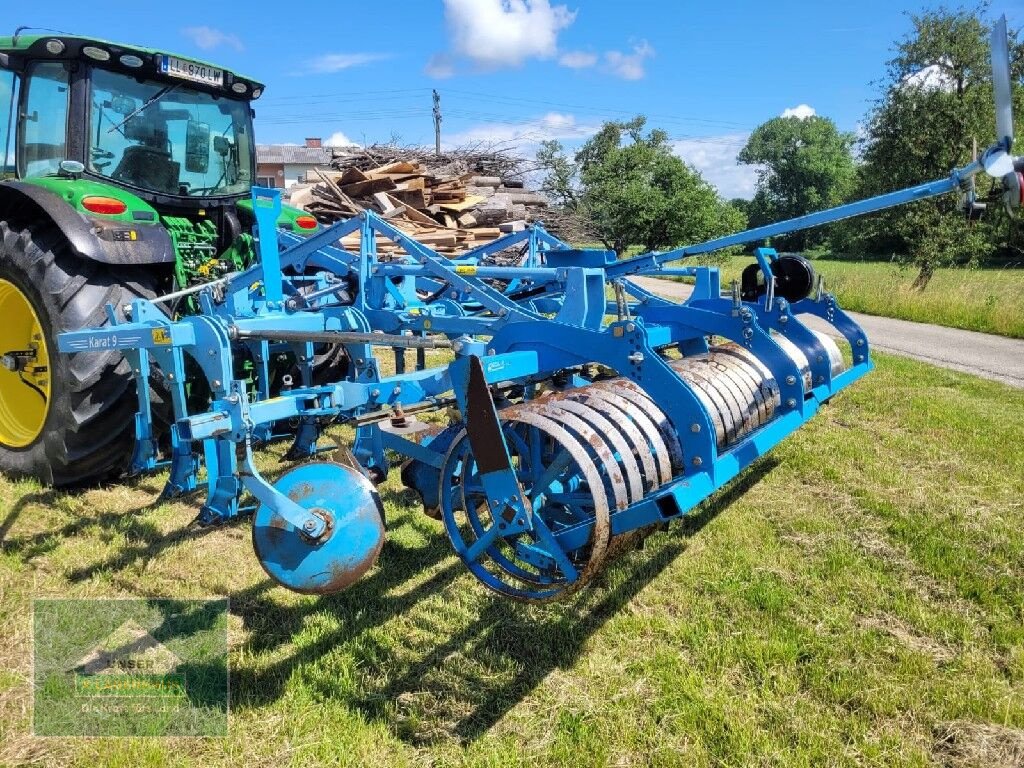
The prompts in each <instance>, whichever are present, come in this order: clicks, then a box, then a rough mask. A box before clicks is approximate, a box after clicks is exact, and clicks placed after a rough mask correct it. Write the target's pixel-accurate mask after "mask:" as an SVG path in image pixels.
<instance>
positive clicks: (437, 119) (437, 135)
mask: <svg viewBox="0 0 1024 768" xmlns="http://www.w3.org/2000/svg"><path fill="white" fill-rule="evenodd" d="M434 153H435V154H437V155H440V154H441V94H439V93H438V92H437V89H436V88H435V89H434Z"/></svg>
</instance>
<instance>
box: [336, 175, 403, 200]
mask: <svg viewBox="0 0 1024 768" xmlns="http://www.w3.org/2000/svg"><path fill="white" fill-rule="evenodd" d="M394 188H395V182H393V181H392V180H391V179H386V178H385V179H367V180H366V181H357V182H355V183H354V184H347V185H346V186H344V187H342V188H341V191H342V192H344V193H345V194H346V195H348V196H349V197H366V196H368V195H372V194H374V193H375V192H390V191H391V190H393V189H394Z"/></svg>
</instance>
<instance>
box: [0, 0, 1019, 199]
mask: <svg viewBox="0 0 1024 768" xmlns="http://www.w3.org/2000/svg"><path fill="white" fill-rule="evenodd" d="M992 6H993V7H992V12H993V15H998V14H1001V13H1005V14H1006V15H1007V16H1008V18H1009V20H1010V24H1011V26H1019V25H1022V24H1024V0H994V2H993V4H992ZM922 7H924V6H923V3H905V2H899V1H897V0H856V1H855V2H845V1H844V2H809V1H807V0H801V1H798V0H774V1H773V2H749V1H747V2H743V1H740V0H718V1H717V2H700V3H697V2H688V1H679V0H632V1H631V2H629V1H627V0H577V1H576V2H572V1H571V0H566V2H560V0H391V2H381V3H372V2H344V1H338V0H335V1H334V2H330V1H328V0H306V2H302V3H293V4H289V3H280V2H275V3H265V2H247V3H228V4H223V5H222V4H213V3H211V4H204V3H195V2H186V3H136V4H134V5H133V7H132V10H131V12H130V13H126V12H125V11H124V9H125V4H124V3H120V2H103V1H102V0H93V2H90V3H82V2H79V1H77V0H76V1H74V2H72V1H69V0H50V2H48V3H40V4H39V5H38V6H35V7H26V6H21V7H20V8H19V13H18V15H17V17H16V18H15V17H12V16H11V15H8V16H7V19H8V23H9V24H12V25H17V24H33V25H37V26H40V27H50V28H54V29H59V30H64V31H68V32H75V33H79V34H87V35H96V36H98V37H105V38H108V39H114V40H121V41H125V42H136V43H139V44H143V45H147V46H152V47H155V48H161V49H165V50H169V51H173V52H178V53H181V54H184V55H188V56H195V57H200V58H204V59H207V60H211V61H214V62H217V63H221V64H223V65H225V66H227V67H230V68H232V69H236V70H238V71H241V72H244V73H246V74H248V75H251V76H253V77H256V78H258V79H261V80H263V82H265V83H266V84H267V90H266V94H265V95H264V96H263V97H262V98H261V99H260V100H259V101H258V102H257V103H256V135H257V139H258V140H259V141H260V143H285V142H290V143H300V142H301V141H302V140H303V138H304V137H306V136H322V137H323V138H324V139H327V138H329V137H332V136H333V137H334V138H335V139H336V140H338V141H341V140H343V139H349V140H352V141H356V142H359V143H368V142H373V141H386V140H388V139H390V138H391V137H393V136H394V137H397V138H398V139H399V140H400V141H401V142H403V143H425V144H426V143H433V121H432V117H431V89H432V88H437V89H438V91H439V92H440V93H441V99H442V112H443V114H444V122H443V131H442V132H443V137H444V140H445V143H446V144H450V145H452V144H461V143H466V142H476V141H480V142H487V141H497V142H504V143H506V144H516V145H521V146H523V147H524V148H525V149H526V151H530V150H531V148H532V147H533V146H535V143H536V142H537V141H539V140H540V139H542V138H557V139H560V140H563V141H564V142H566V143H567V144H576V143H578V142H580V141H582V140H584V139H585V138H586V136H587V135H589V134H590V133H592V132H593V130H594V129H595V128H596V127H597V126H599V125H600V124H601V122H602V121H603V120H606V119H613V118H626V117H629V116H631V115H633V114H637V113H643V114H646V115H648V117H649V119H650V123H651V125H654V126H658V127H661V128H664V129H665V130H667V131H668V132H669V134H670V135H671V136H672V138H673V141H674V142H675V147H676V150H677V152H678V153H679V154H680V155H681V156H682V157H684V159H686V160H687V161H688V162H690V163H691V164H692V165H694V166H695V167H696V168H697V169H698V170H700V171H701V172H702V173H703V174H704V176H705V177H706V178H708V179H709V180H711V181H712V182H714V183H715V184H716V185H717V186H718V187H719V189H720V191H721V193H722V194H723V195H724V196H725V197H733V196H744V197H749V196H750V195H751V194H752V193H753V182H754V174H753V171H752V169H750V168H743V167H738V166H736V164H735V154H736V152H737V151H738V150H739V149H740V148H741V147H742V146H743V143H744V142H745V139H746V137H747V135H748V134H749V132H750V131H751V130H752V129H753V128H754V127H756V126H757V125H758V124H760V123H761V122H763V121H765V120H767V119H769V118H771V117H775V116H777V115H780V114H783V113H785V112H786V110H797V112H796V114H809V113H810V110H814V112H816V113H817V114H820V115H826V116H828V117H831V118H833V119H834V120H835V121H836V122H837V123H838V125H839V126H840V128H842V129H844V130H850V131H853V130H856V128H857V124H858V121H860V120H861V119H862V118H863V116H864V114H865V112H866V111H867V110H868V108H869V107H870V104H871V101H872V99H874V98H875V97H876V95H877V87H876V86H875V85H873V83H874V82H875V81H877V80H878V79H879V78H881V77H882V76H883V75H884V74H885V61H886V60H887V59H888V58H889V57H890V51H891V47H892V43H893V41H895V40H897V39H898V38H900V37H901V36H902V35H904V34H905V33H906V32H907V31H908V30H909V29H910V24H909V21H908V20H907V18H906V16H905V15H904V12H905V11H916V10H919V9H921V8H922ZM204 8H206V9H209V13H208V15H203V13H202V12H201V10H202V9H204ZM215 9H216V10H215Z"/></svg>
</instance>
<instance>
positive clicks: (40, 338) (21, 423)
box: [0, 221, 156, 486]
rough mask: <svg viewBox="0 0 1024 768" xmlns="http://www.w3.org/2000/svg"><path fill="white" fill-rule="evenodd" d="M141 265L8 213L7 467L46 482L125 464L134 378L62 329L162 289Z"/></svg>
mask: <svg viewBox="0 0 1024 768" xmlns="http://www.w3.org/2000/svg"><path fill="white" fill-rule="evenodd" d="M155 287H156V280H155V279H154V278H153V277H152V276H151V275H150V274H146V273H144V272H142V270H137V269H130V268H114V267H109V266H107V265H103V264H98V263H96V262H93V261H89V260H86V259H81V258H78V257H77V256H76V255H75V254H74V253H72V251H71V249H70V247H69V245H68V243H67V241H66V240H65V239H64V236H63V234H62V233H61V232H60V231H59V230H58V229H56V228H54V227H37V226H34V227H31V228H20V227H18V226H17V225H15V224H13V223H12V224H8V223H7V222H3V221H0V472H4V473H5V474H8V475H14V476H25V475H27V476H31V477H35V478H37V479H38V480H40V481H41V482H43V483H45V484H47V485H56V486H62V485H77V484H83V483H89V482H95V481H100V480H104V479H107V478H110V477H112V476H115V475H117V474H120V473H121V472H123V471H124V469H125V468H126V467H127V463H128V460H129V458H130V457H131V452H132V448H133V445H134V437H135V431H134V415H135V411H136V407H137V399H136V395H135V386H134V384H133V382H132V376H131V370H130V367H129V365H128V362H127V361H126V360H125V359H124V357H122V356H121V354H120V353H119V352H117V351H114V350H111V351H102V352H90V353H88V354H75V355H63V354H60V353H59V352H58V351H57V344H56V338H57V334H59V333H61V332H63V331H70V330H78V329H80V328H93V327H97V326H101V325H104V324H106V322H107V317H106V312H105V309H104V307H105V306H106V305H107V304H108V303H109V304H112V305H113V306H115V307H117V308H118V313H120V312H121V307H123V306H124V305H125V304H130V303H131V302H132V301H133V300H134V299H136V298H139V297H152V296H154V295H155V291H154V288H155Z"/></svg>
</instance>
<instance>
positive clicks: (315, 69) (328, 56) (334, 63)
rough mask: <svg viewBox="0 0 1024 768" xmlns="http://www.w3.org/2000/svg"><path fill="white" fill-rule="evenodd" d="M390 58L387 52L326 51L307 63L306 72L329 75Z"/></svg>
mask: <svg viewBox="0 0 1024 768" xmlns="http://www.w3.org/2000/svg"><path fill="white" fill-rule="evenodd" d="M387 58H390V56H389V55H388V54H386V53H325V54H323V55H321V56H317V57H316V58H314V59H311V60H310V61H308V62H307V63H306V72H308V73H311V74H316V75H328V74H331V73H332V72H341V70H343V69H349V68H351V67H361V66H362V65H364V64H371V63H372V62H374V61H381V60H382V59H387Z"/></svg>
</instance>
